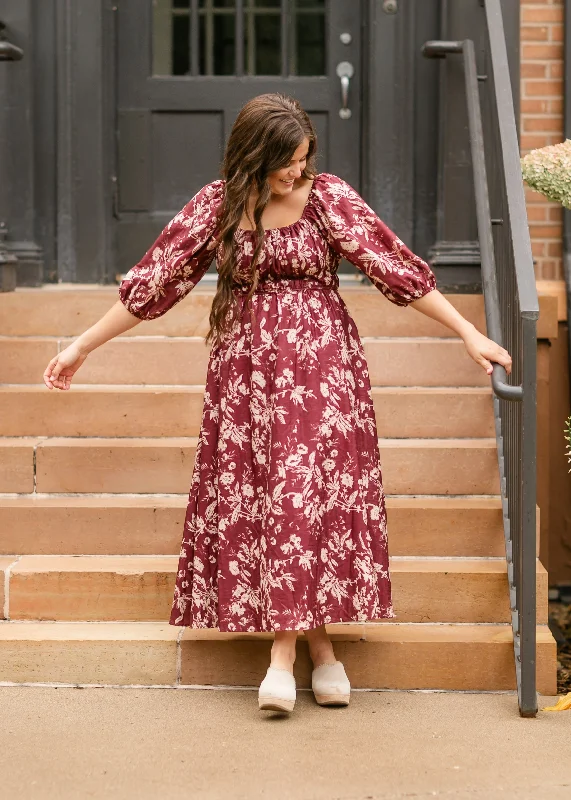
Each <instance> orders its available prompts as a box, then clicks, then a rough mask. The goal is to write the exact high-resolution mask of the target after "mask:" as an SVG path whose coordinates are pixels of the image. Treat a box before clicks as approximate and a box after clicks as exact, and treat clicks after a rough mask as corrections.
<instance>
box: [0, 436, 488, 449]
mask: <svg viewBox="0 0 571 800" xmlns="http://www.w3.org/2000/svg"><path fill="white" fill-rule="evenodd" d="M7 442H11V443H14V444H15V443H25V444H26V443H30V444H31V443H36V444H38V445H39V446H40V447H42V446H46V445H49V446H50V447H86V446H89V447H154V448H157V447H195V446H196V444H197V442H198V437H197V436H161V437H156V438H153V437H148V438H147V437H143V436H134V437H119V436H109V437H105V436H85V437H84V436H79V437H73V436H70V437H66V436H49V437H45V438H37V437H36V438H33V437H30V438H29V439H28V438H27V437H22V438H18V437H8V436H6V437H0V444H2V443H7ZM379 446H380V447H399V448H402V447H414V448H419V447H421V448H422V447H429V448H442V447H454V448H477V447H483V448H486V449H488V448H490V447H493V448H495V447H496V440H495V439H492V438H489V437H482V438H467V439H452V438H451V439H413V438H406V439H383V438H382V437H379Z"/></svg>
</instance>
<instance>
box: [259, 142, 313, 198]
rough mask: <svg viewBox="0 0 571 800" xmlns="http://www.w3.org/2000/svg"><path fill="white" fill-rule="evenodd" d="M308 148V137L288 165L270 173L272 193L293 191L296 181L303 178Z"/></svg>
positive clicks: (281, 193)
mask: <svg viewBox="0 0 571 800" xmlns="http://www.w3.org/2000/svg"><path fill="white" fill-rule="evenodd" d="M308 150H309V139H307V138H306V139H304V140H303V142H302V143H301V144H300V146H299V147H298V148H297V150H296V151H295V153H294V154H293V156H292V157H291V161H290V162H289V164H288V165H287V167H283V168H282V169H276V170H274V172H269V173H268V183H269V185H270V191H271V192H272V194H279V195H286V194H289V193H290V192H291V191H292V189H293V184H294V181H296V180H299V178H301V173H302V172H303V170H304V169H305V165H306V162H307V153H308Z"/></svg>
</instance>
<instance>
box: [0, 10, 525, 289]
mask: <svg viewBox="0 0 571 800" xmlns="http://www.w3.org/2000/svg"><path fill="white" fill-rule="evenodd" d="M471 1H472V2H473V3H475V4H476V3H479V2H480V0H471ZM351 2H359V3H361V7H362V12H363V13H362V19H363V35H362V36H363V38H362V53H363V58H362V66H361V70H362V82H361V86H362V87H363V92H362V98H361V108H362V113H363V125H362V137H361V143H360V144H361V148H362V161H361V163H362V176H361V181H362V182H361V192H362V194H363V196H364V197H365V199H366V200H367V202H368V203H369V204H370V205H371V206H372V208H373V209H374V210H375V211H376V212H377V213H378V214H379V215H380V216H381V217H382V218H383V219H384V220H385V221H386V222H387V224H388V225H389V226H390V227H392V228H393V229H394V230H395V232H397V233H398V235H399V236H401V238H403V239H404V240H406V241H407V243H409V244H410V245H411V246H412V247H413V248H414V249H415V250H416V251H417V252H418V253H419V254H420V255H425V254H426V253H427V250H428V248H429V247H430V246H431V245H432V244H433V243H434V231H435V225H434V220H435V213H436V201H435V192H436V182H437V181H436V177H437V176H435V173H434V169H435V165H434V162H435V160H436V159H435V158H434V157H433V155H434V153H435V152H436V149H437V145H436V135H437V131H436V130H435V129H436V112H435V108H436V105H437V95H436V89H435V88H434V73H433V71H434V70H435V68H436V65H434V64H431V63H429V62H427V61H426V60H425V59H422V56H421V55H420V46H421V45H422V43H423V41H424V40H425V39H426V38H430V37H431V36H432V35H433V31H434V27H435V26H436V25H437V23H438V19H439V14H440V7H441V0H423V2H422V3H416V2H415V0H398V2H397V8H398V12H397V13H396V14H394V15H391V14H389V13H386V11H385V8H386V7H387V6H389V5H394V4H393V3H391V4H385V3H383V2H381V0H351ZM502 2H503V7H504V15H505V19H504V22H505V27H506V35H507V37H508V41H509V42H511V43H512V44H513V47H512V48H511V51H512V62H511V65H510V66H511V68H512V86H513V89H514V97H515V98H516V103H517V102H518V98H519V62H518V59H517V53H516V45H517V42H518V41H519V9H518V8H517V4H514V3H513V0H502ZM15 3H17V4H18V6H17V7H18V9H25V14H22V13H20V14H18V19H19V20H20V22H18V24H19V25H20V26H21V28H22V30H23V32H24V34H25V35H27V36H29V37H30V43H31V45H32V46H31V48H29V49H28V55H29V57H31V59H32V67H31V74H32V75H33V79H32V80H30V81H29V83H28V84H27V85H28V90H27V91H26V92H25V93H24V96H25V97H26V102H27V103H28V106H29V114H28V115H27V117H22V120H24V119H27V123H26V124H27V125H28V126H29V128H30V130H29V131H28V134H29V135H28V134H26V135H27V139H26V141H27V140H28V139H29V140H30V141H31V142H32V144H31V145H30V148H29V152H27V159H26V165H27V166H26V169H27V170H28V172H29V175H27V177H26V180H27V181H28V184H29V185H30V187H31V190H30V192H31V193H30V198H29V200H28V201H27V202H28V204H29V213H28V214H27V215H26V217H25V220H24V222H25V225H24V226H23V223H22V216H21V215H20V216H19V217H18V218H17V219H16V218H15V217H14V218H13V219H12V218H11V217H10V213H11V209H10V205H9V203H6V204H5V206H6V209H7V211H6V214H5V216H6V223H7V225H8V229H9V230H10V229H11V228H13V229H14V230H16V228H18V227H19V228H21V229H22V232H21V233H20V234H19V236H20V238H25V239H26V240H27V241H28V242H30V243H35V244H36V245H37V247H38V249H39V250H42V251H43V254H44V255H43V264H44V269H43V276H44V280H46V279H47V280H57V281H59V282H62V281H65V282H68V281H69V282H84V283H95V282H98V283H105V282H113V281H114V280H115V277H116V276H115V274H114V272H115V270H114V253H115V242H114V215H115V213H116V210H115V199H116V191H115V189H116V175H117V164H116V149H115V131H116V122H117V120H116V116H117V114H116V109H117V102H116V100H117V98H116V84H117V74H116V47H117V42H116V16H117V12H116V7H117V5H118V4H120V3H121V0H99V2H91V3H82V4H79V3H76V2H74V0H42V3H41V4H35V3H31V2H29V0H25V2H24V3H21V0H0V10H2V11H3V12H4V14H5V16H8V18H7V19H5V21H7V22H8V23H10V22H11V19H10V16H11V15H10V14H8V15H7V14H6V11H5V10H9V9H11V8H16V6H15V5H14V4H15ZM48 17H49V18H51V19H53V21H54V24H53V25H52V26H51V28H47V26H45V23H46V20H47V18H48ZM14 19H16V17H15V16H14ZM14 30H15V31H16V28H15V29H14ZM46 30H48V31H52V32H51V33H49V34H48V35H47V36H46ZM40 32H41V33H42V36H40V35H39V34H40ZM13 38H14V37H13ZM405 53H406V57H404V56H403V54H405ZM22 64H23V62H22ZM4 67H6V65H4ZM32 86H33V87H34V91H33V92H32ZM10 91H11V88H10V87H8V89H7V90H6V93H5V96H6V100H7V102H6V104H5V108H9V107H10V102H11V101H12V95H11V94H10ZM14 91H15V87H14ZM18 92H19V95H18V96H20V97H21V96H22V92H21V91H20V90H18ZM94 100H95V102H94ZM22 124H24V122H22ZM7 130H8V131H9V133H8V136H9V144H10V146H11V147H13V148H14V149H15V150H16V149H17V148H18V146H20V148H21V143H22V140H23V134H22V130H21V126H15V127H14V128H13V130H12V129H11V128H10V126H7ZM26 150H27V151H28V147H27V145H26ZM21 181H22V177H21V176H20V179H19V182H20V186H21ZM13 188H14V187H12V188H10V186H6V187H4V188H2V187H0V191H4V192H8V191H13ZM413 223H414V225H413ZM24 228H25V230H24ZM413 234H414V235H413ZM7 244H8V245H10V242H8V243H7ZM56 264H57V274H56V268H55V267H56ZM40 272H41V270H40Z"/></svg>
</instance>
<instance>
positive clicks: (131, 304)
mask: <svg viewBox="0 0 571 800" xmlns="http://www.w3.org/2000/svg"><path fill="white" fill-rule="evenodd" d="M223 195H224V181H222V180H218V181H214V182H213V183H209V184H207V185H206V186H204V187H203V188H202V189H201V190H200V191H199V192H198V193H197V194H196V195H195V196H194V197H193V198H192V200H190V201H189V202H188V203H187V204H186V205H185V207H184V208H183V209H182V210H181V211H179V213H178V214H177V215H176V217H173V219H172V220H171V221H170V222H169V223H168V225H167V226H166V227H165V228H164V229H163V231H162V232H161V234H160V235H159V237H158V238H157V240H156V241H155V242H154V244H153V245H152V246H151V247H150V248H149V249H148V250H147V252H146V253H145V255H144V256H143V257H142V259H141V260H140V261H139V262H138V264H135V266H134V267H132V268H131V269H130V270H129V272H128V273H127V274H126V275H125V277H124V278H123V280H122V282H121V284H120V286H119V297H120V299H121V302H122V303H123V305H124V306H125V308H127V310H128V311H130V312H131V314H133V315H134V316H135V317H138V318H139V319H143V320H149V319H155V318H156V317H160V316H162V315H163V314H165V313H166V312H167V311H168V310H169V309H170V308H172V307H173V306H174V305H176V303H178V302H179V301H180V300H182V299H183V297H186V295H187V294H188V293H189V292H190V291H191V289H193V288H194V287H195V286H196V284H197V283H198V281H199V280H200V279H201V278H202V276H203V275H204V274H205V272H206V271H207V269H208V267H209V266H210V265H211V263H212V261H213V259H214V256H215V251H216V246H217V242H216V240H215V238H214V234H215V231H216V226H217V214H218V210H219V208H220V205H221V203H222V200H223Z"/></svg>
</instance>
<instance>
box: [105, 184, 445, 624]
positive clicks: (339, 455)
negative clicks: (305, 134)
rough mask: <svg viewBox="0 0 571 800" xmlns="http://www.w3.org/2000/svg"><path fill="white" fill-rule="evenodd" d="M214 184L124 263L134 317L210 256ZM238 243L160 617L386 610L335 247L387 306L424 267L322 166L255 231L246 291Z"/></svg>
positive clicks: (379, 496)
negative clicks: (260, 241)
mask: <svg viewBox="0 0 571 800" xmlns="http://www.w3.org/2000/svg"><path fill="white" fill-rule="evenodd" d="M224 186H225V182H224V181H223V180H216V181H214V182H212V183H209V184H208V185H206V186H204V187H203V188H202V189H201V190H200V191H199V192H198V193H197V194H196V195H195V196H194V197H193V198H192V199H191V200H190V201H189V203H188V204H187V205H186V206H185V207H184V208H183V209H182V210H181V211H180V212H179V213H178V214H177V215H176V216H175V217H174V219H172V220H171V222H169V223H168V225H167V226H166V227H165V229H164V230H163V232H162V233H161V234H160V235H159V237H158V239H157V240H156V242H155V243H154V244H153V245H152V246H151V248H150V249H149V250H148V252H147V253H146V254H145V255H144V256H143V258H142V259H141V261H140V262H139V263H138V264H136V265H135V266H134V267H133V268H132V269H131V270H130V271H129V272H128V273H127V274H126V276H125V277H124V280H123V281H122V282H121V285H120V287H119V295H120V298H121V300H122V302H123V304H124V305H125V307H126V308H127V309H128V310H129V311H130V312H131V313H132V314H134V315H135V316H136V317H138V318H139V319H143V320H151V319H155V318H157V317H160V316H161V315H162V314H164V313H166V312H167V311H168V310H169V309H170V308H172V307H173V306H174V305H175V304H176V303H178V302H179V301H180V300H182V299H183V297H185V296H186V295H187V294H188V293H189V292H190V291H191V290H192V289H193V288H194V286H196V284H197V283H198V281H199V280H200V279H201V278H202V277H203V275H204V274H205V272H206V271H207V269H208V268H209V266H210V265H211V263H212V262H213V260H214V258H217V256H220V253H219V252H218V249H219V247H220V245H219V243H218V241H217V239H216V235H217V212H218V210H219V209H220V205H221V203H222V200H223V197H224ZM254 246H255V233H254V232H252V231H249V230H245V229H242V228H239V229H238V230H237V231H236V234H235V247H234V250H235V257H236V261H235V283H234V285H233V289H232V291H233V294H234V297H235V299H236V303H237V306H236V309H237V311H236V313H235V314H234V315H233V317H232V319H233V321H232V324H231V326H230V327H229V329H228V331H227V333H226V334H225V336H224V338H223V339H222V340H221V341H220V342H218V343H217V344H214V345H213V346H212V347H211V349H210V354H209V361H208V371H207V376H206V387H205V393H204V404H203V412H202V422H201V428H200V434H199V437H198V441H197V446H196V455H195V461H194V466H193V471H192V476H191V485H190V491H189V495H188V506H187V511H186V517H185V524H184V531H183V538H182V543H181V549H180V554H179V561H178V570H177V573H176V584H175V588H174V597H173V602H172V610H171V614H170V620H169V623H170V624H171V625H179V626H188V627H191V628H218V629H219V630H220V631H278V630H307V629H311V628H315V627H317V626H320V625H323V624H329V623H337V622H351V621H356V622H365V621H372V620H382V619H390V618H393V617H396V614H395V612H394V609H393V605H392V598H391V580H390V573H389V553H388V539H387V519H386V507H385V495H384V489H383V482H382V472H381V463H380V455H379V448H378V435H377V426H376V419H375V412H374V408H373V401H372V395H371V385H370V379H369V373H368V369H367V362H366V359H365V354H364V351H363V345H362V342H361V339H360V337H359V333H358V330H357V326H356V324H355V322H354V320H353V319H352V317H351V316H350V314H349V312H348V309H347V307H346V305H345V303H344V301H343V299H342V297H341V295H340V293H339V278H338V272H337V271H338V265H339V262H340V260H341V258H342V257H344V258H346V259H347V260H348V261H350V262H351V263H352V264H354V265H355V266H356V267H357V268H358V269H359V270H361V271H362V272H363V273H364V274H365V275H366V276H367V277H368V278H369V279H370V280H371V282H372V284H373V285H374V286H375V287H376V288H377V289H378V290H379V291H380V292H381V293H382V294H383V295H384V296H385V297H386V298H387V299H388V300H389V301H391V302H392V303H395V304H396V305H399V306H407V305H409V304H410V303H411V302H413V301H415V300H418V299H419V298H421V297H423V296H424V295H426V294H427V293H428V292H430V291H432V290H433V289H434V288H436V280H435V276H434V274H433V272H432V271H431V269H430V267H429V266H428V264H427V263H426V262H425V261H423V260H422V259H421V258H420V257H418V256H416V255H415V254H414V253H412V252H411V251H410V250H409V249H408V248H407V247H406V246H405V244H403V242H402V241H401V240H400V239H399V238H398V237H397V236H396V235H395V234H394V233H393V232H392V231H391V230H390V229H389V228H388V227H387V226H386V225H385V224H384V223H383V222H382V221H381V220H380V219H379V217H378V216H377V215H376V214H375V213H374V211H373V210H372V209H371V208H370V207H369V206H368V205H367V204H366V203H365V201H364V200H363V198H362V197H360V196H359V194H358V193H357V192H356V191H355V190H354V189H353V188H352V187H351V186H349V184H347V183H346V182H345V181H344V180H342V179H341V178H339V177H337V176H335V175H332V174H329V173H320V174H318V175H317V176H316V177H315V178H314V180H313V184H312V186H311V190H310V193H309V197H308V199H307V203H306V205H305V208H304V210H303V213H302V215H301V218H300V219H299V220H298V221H297V222H295V223H293V224H292V225H286V226H283V227H280V228H273V229H269V230H267V232H266V234H265V239H264V245H263V249H262V252H261V255H260V259H259V263H258V267H259V281H260V282H259V286H258V287H257V290H256V292H255V294H254V295H253V296H252V298H251V300H250V302H249V303H246V301H245V295H246V293H247V289H248V285H251V284H249V281H250V280H251V278H250V267H251V262H252V255H253V252H254ZM217 260H218V259H217ZM379 313H380V314H381V313H382V309H381V308H379Z"/></svg>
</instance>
